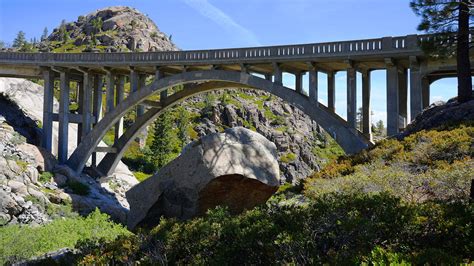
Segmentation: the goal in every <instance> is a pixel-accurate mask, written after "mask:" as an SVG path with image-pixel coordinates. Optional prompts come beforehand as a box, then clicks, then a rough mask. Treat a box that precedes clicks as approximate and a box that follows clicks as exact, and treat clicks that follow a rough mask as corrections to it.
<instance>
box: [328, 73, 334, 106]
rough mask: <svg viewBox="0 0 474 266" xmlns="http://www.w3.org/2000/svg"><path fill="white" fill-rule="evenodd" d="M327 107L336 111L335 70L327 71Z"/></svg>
mask: <svg viewBox="0 0 474 266" xmlns="http://www.w3.org/2000/svg"><path fill="white" fill-rule="evenodd" d="M327 75H328V108H329V110H330V111H331V112H336V72H332V71H331V72H328V73H327Z"/></svg>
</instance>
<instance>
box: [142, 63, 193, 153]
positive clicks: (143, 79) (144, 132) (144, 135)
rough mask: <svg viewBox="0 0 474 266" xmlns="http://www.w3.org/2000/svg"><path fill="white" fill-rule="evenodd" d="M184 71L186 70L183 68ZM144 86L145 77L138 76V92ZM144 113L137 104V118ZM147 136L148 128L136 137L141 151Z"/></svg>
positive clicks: (143, 108) (143, 109) (143, 107)
mask: <svg viewBox="0 0 474 266" xmlns="http://www.w3.org/2000/svg"><path fill="white" fill-rule="evenodd" d="M184 69H185V70H184V71H186V68H184ZM145 86H146V75H139V76H138V90H141V89H143V88H144V87H145ZM144 113H145V106H143V105H141V104H139V105H138V106H137V117H140V116H142V115H143V114H144ZM147 136H148V127H146V128H145V129H143V130H142V132H141V133H140V135H139V137H138V144H139V146H140V148H141V149H143V148H145V145H146V139H147Z"/></svg>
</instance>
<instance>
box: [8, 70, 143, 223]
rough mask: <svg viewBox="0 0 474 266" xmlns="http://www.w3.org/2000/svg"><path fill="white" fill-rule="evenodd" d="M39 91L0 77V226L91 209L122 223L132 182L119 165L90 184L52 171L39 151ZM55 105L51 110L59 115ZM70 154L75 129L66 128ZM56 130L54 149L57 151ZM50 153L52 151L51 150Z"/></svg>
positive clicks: (52, 163)
mask: <svg viewBox="0 0 474 266" xmlns="http://www.w3.org/2000/svg"><path fill="white" fill-rule="evenodd" d="M42 103H43V88H42V87H41V86H39V85H38V84H35V83H33V82H31V81H27V80H24V79H13V78H0V225H4V224H16V223H20V224H31V223H33V224H34V223H36V224H41V223H45V222H47V221H49V220H50V219H53V218H55V217H57V216H59V217H62V216H64V215H65V212H64V210H65V209H68V210H70V209H73V210H75V211H77V212H79V213H82V214H86V213H89V212H91V211H93V210H94V209H95V208H96V207H97V208H99V209H100V210H101V211H103V212H105V213H108V214H110V215H111V216H112V217H113V218H114V219H115V220H119V221H120V220H121V221H125V216H126V212H127V208H128V203H127V201H126V200H125V191H127V190H128V189H129V188H130V187H132V186H133V185H135V184H136V183H137V180H136V179H135V178H134V176H133V175H132V173H131V172H130V171H129V170H128V168H127V167H126V166H125V165H124V164H123V163H120V164H119V166H118V167H117V170H116V171H115V173H114V174H113V175H112V176H110V177H104V178H101V179H98V180H95V179H93V178H91V177H89V176H87V175H81V176H77V175H76V174H74V173H73V172H72V171H70V170H69V169H68V168H65V167H56V160H55V159H54V157H53V155H52V154H51V153H49V152H47V151H45V150H43V149H41V148H40V147H38V146H36V145H38V143H39V139H40V136H41V124H42V123H41V119H42V110H43V109H42ZM58 106H59V104H58V102H57V101H56V100H55V101H54V110H55V111H56V112H57V110H58ZM69 131H70V135H69V136H70V139H69V141H70V143H69V146H70V149H69V153H71V152H72V150H73V149H74V147H75V145H76V139H77V133H76V132H77V126H76V125H70V128H69ZM57 133H58V127H57V125H54V126H53V147H57ZM53 154H56V150H55V149H53Z"/></svg>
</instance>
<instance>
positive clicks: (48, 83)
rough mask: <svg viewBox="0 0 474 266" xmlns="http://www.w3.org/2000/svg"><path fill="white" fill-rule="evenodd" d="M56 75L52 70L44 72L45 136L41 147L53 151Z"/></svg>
mask: <svg viewBox="0 0 474 266" xmlns="http://www.w3.org/2000/svg"><path fill="white" fill-rule="evenodd" d="M54 78H55V73H54V72H53V71H52V70H50V69H45V70H43V80H44V98H43V127H42V129H43V135H42V141H41V146H42V147H43V148H44V149H46V150H47V151H49V152H51V151H52V146H53V117H52V116H53V99H54Z"/></svg>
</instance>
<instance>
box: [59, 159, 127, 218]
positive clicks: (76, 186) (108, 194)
mask: <svg viewBox="0 0 474 266" xmlns="http://www.w3.org/2000/svg"><path fill="white" fill-rule="evenodd" d="M53 172H54V177H53V179H54V182H55V183H56V184H57V186H58V187H61V188H62V189H63V190H64V193H65V194H67V195H68V196H67V197H66V198H69V199H70V200H71V205H72V208H73V210H74V211H76V212H78V213H79V214H81V215H88V214H89V213H91V212H93V211H94V210H95V209H96V208H98V209H99V210H100V211H101V212H103V213H106V214H108V215H110V217H111V219H112V220H113V221H115V222H119V223H122V224H125V223H126V220H127V214H128V208H127V207H128V204H127V202H126V200H125V198H124V197H123V196H121V195H120V193H118V192H115V193H114V192H112V190H111V189H107V188H106V187H108V185H105V186H104V184H107V179H95V178H92V177H91V176H89V175H87V174H80V175H78V174H76V173H75V172H74V171H72V170H71V169H70V168H69V167H67V166H64V165H56V166H55V167H54V169H53ZM59 200H61V199H59Z"/></svg>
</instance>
